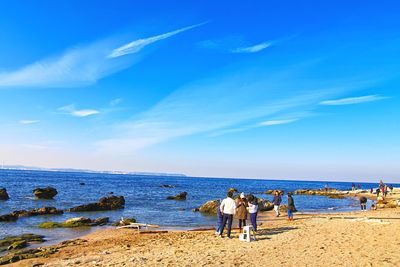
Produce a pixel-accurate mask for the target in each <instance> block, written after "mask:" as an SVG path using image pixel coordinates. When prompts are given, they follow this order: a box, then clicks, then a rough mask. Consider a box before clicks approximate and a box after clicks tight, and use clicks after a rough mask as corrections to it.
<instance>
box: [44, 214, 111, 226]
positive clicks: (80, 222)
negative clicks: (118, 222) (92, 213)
mask: <svg viewBox="0 0 400 267" xmlns="http://www.w3.org/2000/svg"><path fill="white" fill-rule="evenodd" d="M108 222H109V218H108V217H104V218H97V219H94V220H92V219H89V218H86V217H77V218H71V219H68V220H66V221H64V222H61V223H59V222H43V223H41V224H39V228H75V227H83V226H98V225H105V224H107V223H108Z"/></svg>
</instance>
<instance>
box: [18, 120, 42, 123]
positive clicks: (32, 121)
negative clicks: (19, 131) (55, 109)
mask: <svg viewBox="0 0 400 267" xmlns="http://www.w3.org/2000/svg"><path fill="white" fill-rule="evenodd" d="M39 122H40V120H20V121H19V123H20V124H35V123H39Z"/></svg>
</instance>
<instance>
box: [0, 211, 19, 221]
mask: <svg viewBox="0 0 400 267" xmlns="http://www.w3.org/2000/svg"><path fill="white" fill-rule="evenodd" d="M16 220H18V216H17V215H13V214H11V213H9V214H4V215H0V222H15V221H16Z"/></svg>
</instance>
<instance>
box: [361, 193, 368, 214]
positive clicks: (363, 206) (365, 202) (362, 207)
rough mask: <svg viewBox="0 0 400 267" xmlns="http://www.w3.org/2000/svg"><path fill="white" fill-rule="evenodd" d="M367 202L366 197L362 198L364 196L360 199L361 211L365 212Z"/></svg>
mask: <svg viewBox="0 0 400 267" xmlns="http://www.w3.org/2000/svg"><path fill="white" fill-rule="evenodd" d="M367 201H368V199H367V198H366V197H364V196H362V197H360V206H361V210H363V211H367Z"/></svg>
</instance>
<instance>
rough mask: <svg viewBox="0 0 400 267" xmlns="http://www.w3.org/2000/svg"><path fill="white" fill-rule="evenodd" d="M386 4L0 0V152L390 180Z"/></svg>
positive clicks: (396, 157)
mask: <svg viewBox="0 0 400 267" xmlns="http://www.w3.org/2000/svg"><path fill="white" fill-rule="evenodd" d="M399 9H400V5H399V4H398V3H397V2H396V1H385V2H384V3H378V2H376V1H320V2H317V1H301V2H300V1H252V2H239V1H218V2H216V1H196V2H195V1H168V3H167V1H143V2H142V3H140V2H136V3H134V2H132V1H113V2H111V1H110V2H104V3H103V2H102V3H101V4H99V3H98V2H97V1H57V2H54V1H7V2H5V3H3V4H2V8H1V9H0V28H1V31H0V123H1V125H2V130H1V131H0V160H1V161H2V162H4V164H6V165H12V164H23V165H30V166H42V167H70V168H87V169H97V170H122V171H152V172H178V173H185V174H188V175H196V176H219V177H257V178H275V179H307V180H344V181H375V180H379V179H381V178H383V179H385V180H387V181H399V173H400V167H399V164H398V162H399V161H400V153H399V148H400V141H399V133H400V125H399V117H400V109H399V106H400V98H399V97H400V92H399V85H400V73H399V69H400V31H399V29H400V18H399V17H398V14H399V11H400V10H399Z"/></svg>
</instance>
